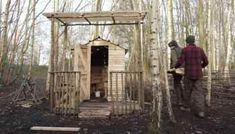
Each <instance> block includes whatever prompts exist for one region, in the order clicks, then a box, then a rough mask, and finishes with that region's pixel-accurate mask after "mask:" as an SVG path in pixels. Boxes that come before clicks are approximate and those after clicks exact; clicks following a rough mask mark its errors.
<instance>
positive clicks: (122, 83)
mask: <svg viewBox="0 0 235 134" xmlns="http://www.w3.org/2000/svg"><path fill="white" fill-rule="evenodd" d="M123 73H124V72H121V107H122V113H121V114H124V105H123V99H124V88H125V87H124V82H123Z"/></svg>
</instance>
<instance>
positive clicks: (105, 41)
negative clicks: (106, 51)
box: [83, 36, 127, 50]
mask: <svg viewBox="0 0 235 134" xmlns="http://www.w3.org/2000/svg"><path fill="white" fill-rule="evenodd" d="M91 42H95V43H99V42H100V44H101V45H106V44H111V45H115V46H118V47H120V48H122V49H125V50H127V49H126V48H124V47H122V46H120V45H118V44H115V43H113V42H111V41H110V40H105V39H103V38H101V37H99V36H98V37H97V38H95V39H93V40H90V41H89V42H88V43H86V44H83V45H88V44H90V43H91ZM102 43H105V44H102Z"/></svg>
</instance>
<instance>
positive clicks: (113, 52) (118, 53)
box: [108, 45, 125, 101]
mask: <svg viewBox="0 0 235 134" xmlns="http://www.w3.org/2000/svg"><path fill="white" fill-rule="evenodd" d="M112 71H125V49H123V48H120V47H118V46H115V45H110V46H109V65H108V72H112ZM108 75H109V76H108V79H109V80H108V89H109V91H108V100H109V101H110V100H111V96H110V90H111V89H112V93H113V95H114V94H116V88H117V87H118V100H121V99H123V96H122V94H123V93H122V86H123V85H122V83H121V77H120V76H119V77H118V79H117V83H116V78H117V77H116V76H112V87H110V73H109V74H108ZM124 84H125V83H124ZM115 96H116V95H115Z"/></svg>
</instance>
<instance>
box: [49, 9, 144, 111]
mask: <svg viewBox="0 0 235 134" xmlns="http://www.w3.org/2000/svg"><path fill="white" fill-rule="evenodd" d="M145 15H146V12H135V11H119V12H117V11H116V12H103V11H101V12H85V13H64V12H55V13H44V16H46V17H47V18H48V19H50V20H51V38H52V41H51V43H52V44H51V58H50V59H51V60H50V64H49V73H50V77H49V91H50V106H51V110H53V111H55V112H58V113H62V114H72V113H77V112H78V110H79V106H80V105H81V102H82V101H84V100H90V99H92V98H93V97H94V96H96V97H97V96H101V97H103V98H106V99H107V100H108V101H109V104H110V106H111V107H112V108H111V109H112V113H114V114H124V113H130V112H132V111H133V110H140V109H141V108H142V109H143V106H144V105H143V104H144V102H143V101H144V98H143V95H144V91H143V90H142V87H143V84H142V80H143V78H142V70H141V69H138V71H135V72H133V71H126V69H125V60H124V58H125V57H124V56H125V51H126V50H125V49H124V48H122V47H121V46H119V45H117V44H115V43H112V42H110V41H107V40H105V39H102V38H96V39H94V40H92V41H90V42H88V43H87V44H83V45H79V46H75V47H74V48H73V56H72V58H71V59H70V61H72V62H71V63H72V66H73V67H70V68H69V69H70V70H65V69H64V68H63V69H61V68H60V66H61V65H60V64H59V62H58V47H59V44H58V41H56V39H55V34H54V33H55V24H56V23H60V24H61V26H64V41H63V46H68V27H69V26H76V25H97V26H99V25H134V26H135V28H136V32H137V33H136V34H135V35H136V37H135V39H137V41H136V43H137V44H136V45H137V46H138V47H137V48H142V47H143V38H142V35H143V34H142V32H143V31H142V29H141V27H142V24H143V20H144V18H145ZM67 51H70V50H67ZM138 59H139V60H140V61H141V59H142V57H141V56H140V57H139V58H138ZM139 63H140V65H138V66H141V62H139ZM63 66H64V65H63ZM96 93H97V94H96ZM99 93H101V94H99ZM115 111H116V112H115Z"/></svg>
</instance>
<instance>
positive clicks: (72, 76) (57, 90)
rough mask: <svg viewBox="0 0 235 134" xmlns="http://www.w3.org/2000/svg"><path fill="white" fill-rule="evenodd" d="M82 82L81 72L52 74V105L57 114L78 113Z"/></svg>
mask: <svg viewBox="0 0 235 134" xmlns="http://www.w3.org/2000/svg"><path fill="white" fill-rule="evenodd" d="M80 81H81V73H80V72H75V71H71V72H68V71H67V72H65V71H62V72H51V84H50V103H51V108H52V110H53V111H54V112H55V113H59V114H65V115H66V114H75V113H78V107H79V103H80Z"/></svg>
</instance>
